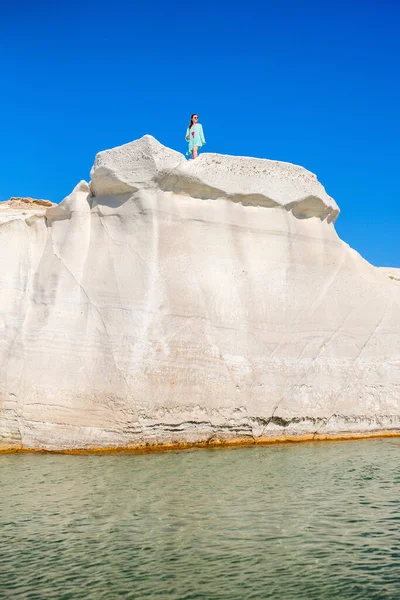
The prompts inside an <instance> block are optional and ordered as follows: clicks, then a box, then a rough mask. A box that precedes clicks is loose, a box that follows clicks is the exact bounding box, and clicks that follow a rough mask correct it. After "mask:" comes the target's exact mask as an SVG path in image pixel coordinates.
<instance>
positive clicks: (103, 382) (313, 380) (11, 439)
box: [0, 136, 400, 450]
mask: <svg viewBox="0 0 400 600" xmlns="http://www.w3.org/2000/svg"><path fill="white" fill-rule="evenodd" d="M2 204H3V205H4V204H5V203H2ZM13 211H14V212H13ZM22 212H23V211H22ZM338 212H339V209H338V207H337V205H336V203H335V201H334V200H333V199H332V198H330V197H329V196H328V195H327V194H326V192H325V190H324V188H323V186H322V185H321V184H320V183H319V182H318V180H317V178H316V177H315V175H313V174H312V173H310V172H308V171H306V170H305V169H303V168H301V167H298V166H295V165H291V164H287V163H281V162H277V161H270V160H260V159H253V158H243V157H232V156H222V155H218V154H203V155H201V156H200V157H199V158H198V159H196V160H195V161H186V159H185V158H184V156H183V155H181V154H179V153H178V152H175V151H173V150H170V149H168V148H165V147H164V146H162V145H161V144H159V143H158V142H157V141H156V140H155V139H154V138H152V137H151V136H145V137H144V138H142V139H140V140H138V141H136V142H132V143H131V144H127V145H125V146H121V147H119V148H114V149H112V150H108V151H105V152H101V153H100V154H98V155H97V157H96V160H95V164H94V166H93V169H92V171H91V182H90V183H89V184H88V183H86V182H84V181H82V182H80V183H79V184H78V185H77V187H76V188H75V189H74V190H73V192H72V193H71V194H70V196H68V197H67V198H66V199H65V200H63V202H62V203H61V204H60V205H55V206H51V207H49V208H47V207H45V206H41V205H40V206H39V205H35V207H34V209H32V210H29V211H26V213H27V214H25V215H22V214H21V208H19V209H18V210H17V209H16V208H15V207H14V208H12V207H11V206H9V207H8V208H4V206H3V207H2V206H1V204H0V246H1V247H0V257H1V264H0V329H1V336H0V364H1V380H0V392H1V395H0V447H3V448H12V447H15V448H21V447H23V448H32V449H38V448H45V449H53V450H54V449H74V448H91V447H97V448H99V447H105V446H126V445H144V444H163V443H179V442H190V443H198V442H205V441H209V440H218V439H221V440H224V439H229V440H232V439H236V440H240V439H264V438H267V437H273V436H278V437H279V436H285V435H300V434H303V433H310V434H324V433H327V434H331V433H332V434H335V433H339V434H340V433H343V432H351V433H357V432H379V431H382V430H386V431H387V430H389V431H393V432H394V431H399V430H400V284H399V281H398V278H397V275H398V273H397V271H398V270H396V269H392V270H385V269H378V268H375V267H373V266H372V265H370V264H369V263H367V262H366V261H365V260H364V259H363V258H362V257H361V256H360V255H359V254H358V253H357V252H355V251H354V250H352V249H351V248H350V247H349V246H348V245H347V244H345V243H344V242H343V241H342V240H340V239H339V237H338V236H337V234H336V231H335V229H334V221H335V219H336V217H337V215H338Z"/></svg>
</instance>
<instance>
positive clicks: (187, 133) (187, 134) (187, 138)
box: [185, 127, 189, 142]
mask: <svg viewBox="0 0 400 600" xmlns="http://www.w3.org/2000/svg"><path fill="white" fill-rule="evenodd" d="M185 140H186V141H187V142H188V141H189V127H188V128H187V129H186V137H185Z"/></svg>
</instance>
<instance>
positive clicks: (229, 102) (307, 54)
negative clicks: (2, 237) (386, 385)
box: [0, 0, 400, 267]
mask: <svg viewBox="0 0 400 600" xmlns="http://www.w3.org/2000/svg"><path fill="white" fill-rule="evenodd" d="M1 4H2V6H1V8H0V28H1V52H0V66H1V82H0V103H1V117H2V144H1V149H0V161H1V167H2V169H1V177H0V199H3V200H4V199H7V198H9V197H10V196H33V197H37V198H48V199H50V200H53V201H56V202H59V201H60V200H62V198H63V197H64V196H66V195H67V194H68V193H69V192H70V191H71V189H72V188H73V187H74V185H75V184H76V183H77V181H79V180H80V179H86V180H88V179H89V171H90V167H91V165H92V163H93V159H94V156H95V154H96V152H98V151H100V150H104V149H106V148H111V147H113V146H118V145H120V144H123V143H125V142H129V141H131V140H134V139H137V138H139V137H141V136H142V135H143V134H145V133H150V134H152V135H154V136H155V137H156V138H157V139H158V140H159V141H160V142H162V143H163V144H165V145H168V146H170V147H172V148H175V149H176V150H180V151H182V152H185V151H186V144H185V141H184V135H185V130H186V126H187V124H188V117H189V115H190V113H191V112H198V113H199V115H200V122H201V123H202V124H203V127H204V131H205V135H206V139H207V146H206V148H207V151H209V152H221V153H226V154H237V155H248V156H257V157H265V158H272V159H276V160H283V161H289V162H293V163H297V164H299V165H303V166H304V167H306V168H308V169H310V170H311V171H313V172H315V173H316V174H317V175H318V178H319V180H320V181H321V182H322V183H323V184H324V185H325V188H326V190H327V191H328V193H329V194H330V195H332V196H333V197H334V198H335V199H336V201H337V202H338V204H339V206H340V208H341V211H342V212H341V215H340V216H339V219H338V221H337V230H338V233H339V235H340V236H341V237H342V238H343V239H344V240H345V241H346V242H348V243H349V244H350V245H351V246H353V247H354V248H356V249H357V250H358V251H359V252H360V253H361V254H362V255H363V256H364V257H365V258H367V260H369V261H370V262H372V263H373V264H376V265H386V266H397V267H400V241H399V237H400V225H399V201H400V193H399V185H400V168H399V159H400V152H399V147H400V120H399V110H400V41H399V39H400V33H399V32H400V3H399V0H347V1H344V0H325V1H322V0H303V1H300V0H279V1H278V0H273V1H271V0H265V1H264V2H261V1H260V2H254V1H252V0H249V1H248V2H241V3H234V2H232V1H230V2H228V1H226V0H221V1H218V0H215V1H213V2H208V1H207V2H196V3H190V2H180V1H175V0H163V1H162V2H161V1H160V0H153V1H151V2H145V1H141V2H136V1H135V0H129V1H125V0H114V1H113V2H110V1H109V0H108V1H107V2H105V1H104V0H97V2H94V1H91V0H90V1H86V0H81V1H80V2H74V1H72V2H65V3H64V2H58V1H57V0H52V1H50V0H39V1H38V2H31V1H29V2H28V1H27V0H20V1H15V2H7V3H1ZM5 5H6V6H5Z"/></svg>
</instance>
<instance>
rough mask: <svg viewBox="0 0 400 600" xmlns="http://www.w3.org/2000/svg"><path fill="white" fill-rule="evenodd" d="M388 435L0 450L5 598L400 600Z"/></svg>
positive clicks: (392, 443) (394, 469) (395, 470)
mask: <svg viewBox="0 0 400 600" xmlns="http://www.w3.org/2000/svg"><path fill="white" fill-rule="evenodd" d="M399 450H400V444H399V442H398V441H397V440H365V441H360V442H344V443H316V444H302V445H301V446H299V445H285V446H269V447H268V446H267V447H251V448H241V449H235V450H233V449H231V450H209V451H205V450H201V451H188V452H174V453H168V454H158V455H130V456H128V455H122V456H121V455H116V456H110V455H105V456H62V455H9V456H1V457H0V477H1V482H2V485H1V494H0V526H1V534H2V536H1V545H0V597H1V598H3V597H4V598H7V599H11V600H14V599H15V600H17V599H19V600H50V599H51V600H56V599H57V600H69V599H71V600H80V599H84V600H102V599H105V600H113V599H118V598H121V599H123V600H134V599H135V600H136V599H140V600H142V599H143V600H145V599H155V598H157V599H162V600H189V599H196V600H198V599H201V598H205V599H207V600H224V599H227V600H228V599H229V600H235V599H237V600H241V599H246V600H247V599H249V600H250V599H258V600H261V599H265V598H276V599H279V600H281V599H282V600H286V599H287V600H292V599H296V600H297V599H302V598H304V599H307V600H313V599H318V600H320V599H321V598H323V599H324V600H329V599H331V598H332V599H333V598H336V599H340V600H345V599H349V600H350V599H351V600H358V599H360V600H365V599H368V600H374V599H377V600H378V599H379V600H380V599H390V600H393V599H400V587H399V581H400V511H399V481H400V478H399V462H400V461H399Z"/></svg>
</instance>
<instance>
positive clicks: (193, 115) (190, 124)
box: [189, 113, 199, 129]
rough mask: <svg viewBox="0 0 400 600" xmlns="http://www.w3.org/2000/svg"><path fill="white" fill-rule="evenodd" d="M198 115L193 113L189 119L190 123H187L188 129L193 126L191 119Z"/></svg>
mask: <svg viewBox="0 0 400 600" xmlns="http://www.w3.org/2000/svg"><path fill="white" fill-rule="evenodd" d="M198 116H199V115H198V114H197V113H193V114H192V116H191V117H190V123H189V129H190V128H191V126H192V125H193V117H198Z"/></svg>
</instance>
